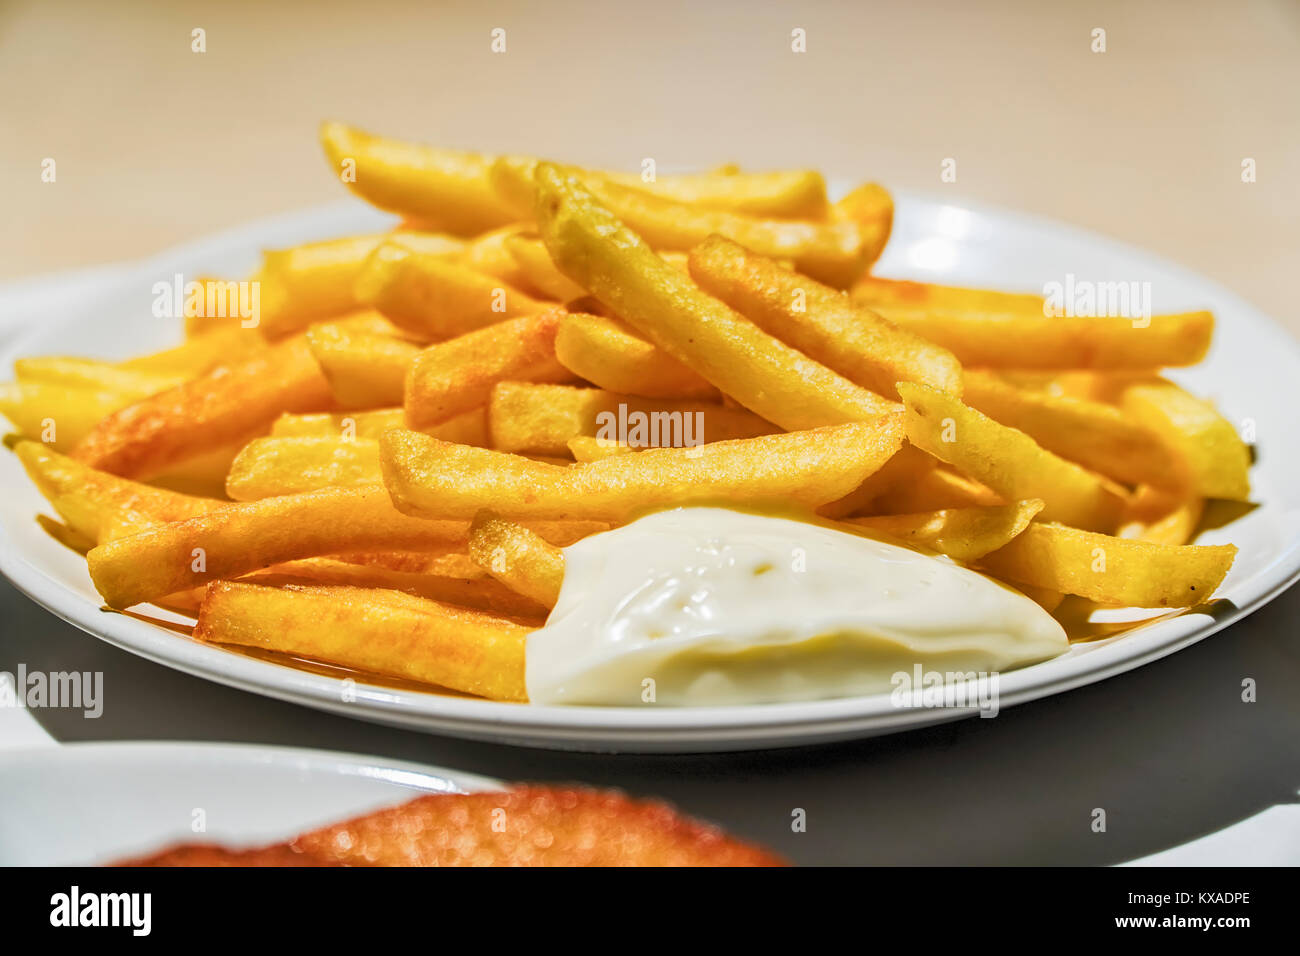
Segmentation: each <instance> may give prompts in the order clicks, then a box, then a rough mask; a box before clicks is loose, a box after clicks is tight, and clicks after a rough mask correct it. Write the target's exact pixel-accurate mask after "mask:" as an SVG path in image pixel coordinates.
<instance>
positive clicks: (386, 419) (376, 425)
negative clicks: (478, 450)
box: [271, 407, 488, 446]
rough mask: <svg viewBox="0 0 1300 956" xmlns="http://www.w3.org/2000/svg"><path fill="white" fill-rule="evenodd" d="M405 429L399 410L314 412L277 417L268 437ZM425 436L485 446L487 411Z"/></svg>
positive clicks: (374, 435) (376, 433)
mask: <svg viewBox="0 0 1300 956" xmlns="http://www.w3.org/2000/svg"><path fill="white" fill-rule="evenodd" d="M405 427H406V411H405V410H404V409H402V408H377V409H374V410H372V411H366V412H334V413H329V412H316V413H312V414H306V415H290V414H285V415H281V416H280V417H279V418H277V419H276V420H275V423H274V424H272V425H271V437H272V438H307V437H313V436H315V437H326V438H343V439H352V438H378V437H379V436H380V435H382V434H383V433H384V432H386V431H388V430H389V429H390V428H405ZM426 434H429V435H432V436H433V437H434V438H441V439H442V440H443V441H454V442H458V443H459V444H462V445H479V446H486V445H487V444H488V430H487V408H486V407H484V408H475V409H472V410H470V411H468V412H465V413H464V414H462V415H457V416H456V417H455V418H449V419H448V420H447V421H445V422H442V423H441V424H438V425H434V426H433V427H432V428H429V429H428V430H427V431H426Z"/></svg>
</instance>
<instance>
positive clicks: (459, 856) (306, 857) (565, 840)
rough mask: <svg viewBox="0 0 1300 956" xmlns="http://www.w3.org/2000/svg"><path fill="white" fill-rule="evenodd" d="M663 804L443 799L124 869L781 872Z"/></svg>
mask: <svg viewBox="0 0 1300 956" xmlns="http://www.w3.org/2000/svg"><path fill="white" fill-rule="evenodd" d="M783 863H784V861H782V860H781V859H780V858H778V857H776V856H775V855H773V854H771V853H769V852H767V851H766V850H762V849H759V848H757V847H754V846H750V845H748V844H745V843H742V842H740V841H739V840H735V839H733V838H731V837H729V836H727V835H726V834H724V833H723V832H722V831H720V830H719V829H717V828H716V827H712V826H709V825H708V824H704V823H700V822H698V821H696V820H692V819H689V818H687V817H684V816H681V815H680V814H678V813H677V812H676V811H674V810H673V809H672V808H671V807H669V806H667V805H666V804H663V803H658V802H650V801H639V800H631V799H629V798H628V797H626V796H624V795H623V794H621V793H617V792H613V791H602V790H588V789H581V788H556V787H537V786H523V787H517V788H515V789H512V790H508V791H504V792H487V793H472V794H437V795H433V796H426V797H419V798H417V799H415V800H412V801H410V802H409V803H405V804H402V805H401V806H397V807H392V808H389V809H386V810H379V811H377V812H375V813H370V814H367V815H365V816H361V817H357V818H356V819H354V820H349V821H347V822H344V823H339V824H335V825H333V826H328V827H323V828H321V829H319V830H314V831H311V832H309V833H305V834H303V835H302V836H299V837H297V838H296V839H294V840H291V841H289V842H288V843H285V844H279V845H277V846H272V847H266V848H264V849H260V850H245V851H231V850H222V849H221V848H219V847H212V846H205V845H194V846H179V847H174V848H172V849H169V850H165V851H163V852H162V853H159V854H157V855H156V856H152V857H145V858H142V859H139V860H132V861H127V862H125V863H123V864H122V865H125V866H780V865H783Z"/></svg>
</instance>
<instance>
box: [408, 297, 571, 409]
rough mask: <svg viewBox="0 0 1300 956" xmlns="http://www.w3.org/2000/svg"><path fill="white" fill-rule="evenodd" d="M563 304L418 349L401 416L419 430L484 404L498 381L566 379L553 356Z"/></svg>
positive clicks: (557, 380)
mask: <svg viewBox="0 0 1300 956" xmlns="http://www.w3.org/2000/svg"><path fill="white" fill-rule="evenodd" d="M563 315H564V309H563V308H560V307H556V308H553V309H550V310H548V311H546V312H542V313H540V314H538V315H529V316H524V317H522V318H518V319H510V320H508V321H505V322H498V323H497V324H496V325H491V326H488V327H487V328H485V329H479V330H477V331H475V332H467V333H466V334H464V335H461V336H458V337H456V338H454V339H448V340H447V341H446V342H439V343H437V344H435V345H431V346H429V347H428V348H427V349H425V350H424V351H422V352H420V353H419V354H418V355H417V356H416V357H415V360H414V362H413V363H412V364H411V371H410V373H409V375H408V376H407V379H406V389H405V407H406V421H407V426H408V427H410V428H414V429H418V430H424V429H427V428H431V427H434V426H436V425H438V424H440V423H441V422H445V421H447V420H448V419H450V418H454V417H455V416H457V415H461V414H464V413H465V412H467V411H470V410H471V409H474V408H478V407H479V406H481V405H484V404H486V403H487V401H488V398H489V397H490V396H491V394H492V387H493V386H494V385H496V384H497V383H498V382H501V381H505V380H515V381H524V382H566V381H572V380H573V378H574V376H573V373H572V372H570V371H569V370H568V369H567V368H565V367H564V366H563V365H561V364H560V363H559V361H558V360H557V359H556V357H555V333H556V330H557V329H558V328H559V324H560V319H561V317H562V316H563Z"/></svg>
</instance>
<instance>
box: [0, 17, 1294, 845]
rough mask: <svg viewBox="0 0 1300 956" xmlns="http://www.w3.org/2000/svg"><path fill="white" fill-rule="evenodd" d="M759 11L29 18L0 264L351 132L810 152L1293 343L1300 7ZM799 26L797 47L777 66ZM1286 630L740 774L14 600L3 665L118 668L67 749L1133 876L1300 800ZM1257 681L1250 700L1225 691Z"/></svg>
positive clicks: (638, 152) (60, 733)
mask: <svg viewBox="0 0 1300 956" xmlns="http://www.w3.org/2000/svg"><path fill="white" fill-rule="evenodd" d="M759 6H760V5H755V4H743V5H742V4H739V3H735V4H726V3H720V4H710V5H707V6H706V5H699V4H696V5H691V4H686V3H678V2H671V0H665V2H661V3H658V4H654V5H650V6H645V5H634V4H590V3H585V4H583V3H576V2H570V3H552V4H546V5H544V6H543V5H535V4H525V3H504V4H493V5H491V7H490V9H488V6H487V5H483V4H416V3H410V4H386V3H372V4H367V5H365V6H364V8H358V7H357V5H356V4H353V3H343V2H332V0H325V2H317V3H314V4H313V5H312V6H311V8H310V10H311V13H310V15H307V14H305V13H304V8H302V7H298V6H296V5H288V4H286V5H280V6H277V5H271V4H260V3H255V2H243V0H232V2H226V3H224V4H221V5H219V6H218V5H198V4H188V3H184V2H174V3H168V4H165V5H164V4H154V3H148V2H144V0H127V2H119V3H116V4H113V5H111V7H110V6H108V5H103V4H94V3H89V2H87V3H76V2H65V3H59V4H50V3H42V4H36V3H30V4H28V3H21V2H17V3H15V2H11V3H8V4H6V5H5V6H3V7H0V88H3V89H5V90H7V91H10V92H11V96H10V97H9V98H8V101H7V102H6V107H5V109H4V110H3V111H0V142H3V143H4V144H5V146H4V149H3V150H0V178H2V179H3V181H4V183H5V206H6V211H5V215H4V216H3V217H0V278H18V277H24V276H28V275H33V274H38V273H43V272H50V271H57V270H63V269H68V268H74V267H81V266H87V265H93V264H99V263H107V262H112V261H118V260H122V259H127V258H134V257H138V256H143V255H147V254H149V253H152V252H156V251H158V250H161V249H163V248H166V247H168V246H170V245H173V244H175V243H177V242H181V241H185V240H187V239H192V238H195V237H198V236H201V235H203V234H205V233H209V232H212V231H214V230H217V229H221V228H224V227H227V226H231V225H235V224H238V223H241V222H244V221H246V220H248V219H252V218H257V217H261V216H265V215H268V214H271V213H275V212H279V211H284V210H289V209H294V208H299V207H302V206H306V205H311V204H314V203H317V202H321V201H326V200H330V199H334V198H337V197H338V195H339V187H338V183H337V180H336V179H335V177H334V176H333V175H332V174H331V172H330V171H329V169H328V168H327V167H326V165H325V163H324V162H323V161H322V160H321V159H320V157H319V151H318V148H317V146H316V142H315V130H316V126H317V124H318V122H319V121H320V120H321V119H322V118H325V117H331V118H339V119H344V120H346V121H349V122H353V123H355V124H357V125H360V126H363V127H368V128H371V129H374V130H376V131H381V132H388V133H392V134H395V135H406V136H410V137H413V138H421V139H425V140H428V141H433V142H438V143H442V144H446V145H457V146H466V147H475V148H480V149H483V150H488V151H512V150H513V151H526V152H533V153H542V154H546V155H554V156H557V157H561V158H567V159H573V160H578V161H582V162H588V163H592V164H603V165H609V166H618V167H629V168H634V167H636V166H637V165H638V164H639V163H640V161H641V159H642V158H643V157H647V156H651V157H654V158H655V159H656V161H657V162H658V163H659V164H660V166H663V167H668V166H697V165H713V164H716V163H718V162H722V161H726V160H733V159H734V160H736V161H740V162H742V163H744V164H745V165H746V166H749V167H752V168H763V167H775V166H780V165H790V164H809V163H812V164H815V165H817V166H819V167H821V168H822V169H824V170H825V171H826V172H827V173H829V174H834V175H839V176H845V177H850V178H854V177H856V178H875V179H878V180H880V181H882V182H884V183H886V184H888V185H892V186H895V187H905V188H910V189H919V190H926V191H930V192H939V191H941V190H943V191H947V193H948V194H950V195H951V196H952V198H953V200H954V201H955V202H960V201H962V200H973V201H981V202H993V203H999V204H1002V205H1006V206H1011V207H1015V208H1019V209H1022V210H1026V211H1030V212H1034V213H1039V214H1043V215H1047V216H1051V217H1055V218H1058V219H1062V220H1066V221H1070V222H1073V223H1076V224H1079V225H1082V226H1085V227H1088V228H1091V229H1094V230H1096V231H1098V232H1101V233H1104V234H1107V235H1110V236H1115V237H1119V238H1122V239H1124V240H1126V241H1129V242H1133V243H1135V244H1137V245H1141V246H1145V247H1148V248H1150V249H1152V250H1154V251H1156V252H1158V253H1161V254H1163V255H1165V256H1167V257H1168V258H1171V259H1174V260H1176V261H1180V262H1182V263H1183V264H1185V265H1188V266H1190V267H1192V268H1195V269H1196V270H1198V271H1200V272H1203V273H1205V274H1207V275H1209V276H1211V277H1212V278H1214V279H1217V280H1218V281H1220V282H1222V283H1224V284H1225V285H1227V286H1229V287H1230V288H1232V289H1233V290H1234V291H1236V292H1238V293H1239V294H1241V295H1243V296H1244V297H1245V298H1247V299H1249V300H1251V301H1253V302H1254V303H1255V304H1257V305H1259V306H1261V307H1262V308H1264V309H1265V311H1268V312H1270V313H1271V314H1273V315H1274V316H1275V317H1277V318H1278V319H1279V321H1281V322H1283V323H1284V324H1286V325H1287V326H1288V327H1289V328H1290V329H1291V330H1292V331H1294V332H1297V333H1300V316H1297V314H1296V311H1295V310H1294V308H1292V273H1293V271H1294V263H1295V262H1296V261H1297V256H1298V254H1300V232H1298V231H1297V230H1296V229H1295V224H1296V222H1298V221H1300V190H1297V189H1296V188H1295V183H1296V182H1297V181H1300V124H1298V123H1297V122H1296V120H1297V118H1298V117H1300V109H1297V107H1300V7H1297V6H1296V5H1294V4H1290V3H1286V2H1273V3H1245V4H1201V3H1168V4H1166V3H1144V4H1140V5H1139V4H1128V3H1120V2H1115V3H1095V4H1089V5H1087V6H1086V7H1084V6H1082V5H1080V6H1079V7H1077V8H1075V7H1072V6H1067V5H1040V4H1032V3H1028V2H1025V3H998V4H988V5H985V4H980V5H976V4H963V3H956V2H953V3H930V4H908V5H897V6H894V5H877V4H870V5H868V4H862V5H853V6H849V5H839V4H814V5H811V6H807V7H799V8H789V9H785V8H784V7H778V6H776V5H773V6H771V7H764V8H762V9H760V8H759ZM494 27H502V28H504V29H505V30H506V31H507V52H506V53H505V54H492V53H491V52H490V50H489V33H490V31H491V30H492V29H493V28H494ZM195 28H202V29H204V30H205V31H206V40H207V52H205V53H194V52H192V51H191V31H192V30H193V29H195ZM795 28H802V29H804V30H806V31H807V37H808V41H807V48H808V49H807V52H806V53H803V54H794V53H792V52H791V50H790V33H791V30H793V29H795ZM1094 28H1102V29H1105V30H1106V41H1107V50H1106V52H1104V53H1093V52H1091V50H1090V44H1091V42H1092V40H1091V34H1092V31H1093V29H1094ZM950 157H951V158H954V159H956V160H957V170H958V177H957V182H955V183H947V184H946V183H942V182H941V181H940V178H939V172H940V164H941V163H942V162H943V160H944V159H946V158H950ZM46 158H53V159H54V160H55V162H56V170H57V178H56V180H55V182H53V183H43V182H42V181H41V175H40V174H41V165H42V162H43V160H45V159H46ZM1245 158H1253V159H1254V160H1255V163H1256V168H1257V175H1258V178H1257V181H1256V182H1254V183H1243V182H1242V181H1241V164H1242V161H1243V159H1245ZM1297 614H1300V590H1295V589H1293V590H1292V591H1290V592H1288V593H1286V594H1284V595H1282V596H1281V597H1280V598H1278V599H1277V600H1276V601H1274V602H1273V603H1272V604H1270V605H1268V606H1267V607H1265V608H1264V609H1262V610H1260V611H1258V612H1256V613H1255V614H1254V615H1252V616H1251V617H1249V618H1248V619H1246V620H1245V621H1243V622H1241V623H1239V624H1237V625H1235V626H1233V627H1231V628H1230V629H1228V630H1227V631H1225V632H1222V633H1220V634H1218V635H1215V636H1213V637H1212V638H1210V639H1209V640H1207V641H1205V642H1202V643H1200V644H1198V645H1195V646H1194V647H1192V648H1189V649H1188V650H1186V651H1183V652H1181V653H1179V654H1177V655H1175V656H1174V657H1171V658H1168V659H1166V660H1163V661H1159V662H1157V663H1154V664H1151V665H1148V666H1146V667H1143V668H1140V669H1139V670H1137V671H1134V672H1132V673H1129V674H1126V675H1122V676H1120V677H1116V678H1112V679H1111V680H1108V681H1105V682H1104V683H1102V684H1099V685H1095V686H1092V687H1087V688H1082V689H1079V690H1076V691H1073V692H1070V693H1068V694H1063V695H1060V696H1057V697H1053V698H1049V699H1047V700H1042V701H1037V702H1034V703H1031V704H1026V705H1023V706H1020V707H1016V708H1012V709H1010V710H1006V711H1003V712H1002V713H1001V714H1000V715H999V716H998V718H997V719H995V720H978V719H977V720H966V721H961V722H958V723H953V724H947V725H944V726H940V727H936V728H931V729H926V730H920V731H914V732H910V733H907V734H900V735H895V736H890V737H884V738H876V739H871V740H865V741H860V742H856V743H849V744H840V745H832V746H825V747H816V748H805V749H801V750H797V751H775V752H763V753H748V754H735V755H709V756H602V755H583V754H567V753H553V752H543V751H530V750H525V749H519V748H511V747H504V746H495V745H489V744H481V743H472V742H466V741H461V740H456V739H452V738H445V737H436V736H428V735H423V734H417V733H411V732H405V731H398V730H391V729H387V728H382V727H377V726H374V725H369V724H365V723H361V722H356V721H350V720H347V719H344V718H340V717H335V716H330V715H325V714H321V713H317V712H315V711H311V710H308V709H305V708H302V707H298V706H295V705H291V704H285V703H280V702H278V701H273V700H269V699H264V698H260V697H256V696H253V695H250V694H246V693H243V692H239V691H234V690H230V689H227V688H224V687H221V686H218V685H216V684H212V683H209V682H206V681H202V680H199V679H196V678H191V677H187V676H185V675H182V674H179V673H176V672H173V671H170V670H168V669H166V668H163V667H161V666H158V665H155V664H152V663H149V662H147V661H144V660H141V659H139V658H135V657H133V656H131V655H129V654H126V653H125V652H122V651H119V650H117V649H115V648H113V647H110V646H109V645H107V644H104V643H102V642H99V641H96V640H94V639H93V638H91V637H89V636H87V635H85V634H82V633H81V632H79V631H77V630H75V629H74V628H72V627H71V626H69V625H67V624H65V623H63V622H62V621H59V620H57V619H56V618H54V617H53V616H52V615H50V614H48V613H46V612H45V611H43V610H41V609H40V608H38V607H37V606H35V605H34V604H32V603H31V602H29V601H28V600H27V599H26V598H24V597H23V596H21V595H20V594H18V593H17V592H15V591H14V590H13V589H12V588H11V587H10V586H9V585H8V584H7V583H5V582H0V615H2V616H0V620H2V621H3V635H0V671H10V672H12V671H13V670H14V669H15V668H16V666H17V664H18V663H19V662H22V663H25V664H26V666H27V667H28V669H29V670H44V671H50V670H82V671H84V670H98V671H103V672H104V675H105V677H104V680H105V687H106V696H107V700H106V705H105V711H104V715H103V716H102V717H101V718H99V719H98V720H87V719H84V718H82V717H81V716H80V715H78V714H71V713H65V712H59V711H33V712H31V716H32V717H35V718H36V719H37V720H38V721H39V722H40V723H41V724H42V725H43V726H44V728H45V729H46V730H47V731H48V732H49V733H50V734H51V735H52V736H53V737H54V738H55V739H56V740H59V741H79V740H123V739H168V740H221V741H243V742H251V743H268V744H280V745H299V746H310V747H324V748H330V749H337V750H346V751H354V752H360V753H365V754H372V755H375V756H377V757H381V758H382V757H390V758H397V759H408V760H417V761H422V762H426V763H432V764H441V765H444V766H447V767H453V768H458V769H462V770H466V771H472V772H476V773H482V774H487V775H490V776H496V777H501V778H505V779H511V780H548V781H580V782H584V783H588V784H597V785H612V786H618V787H622V788H625V789H626V790H628V791H629V792H631V793H634V794H638V795H648V796H657V797H662V798H666V799H669V800H672V801H674V802H675V803H677V804H678V805H680V806H681V807H682V808H683V809H685V810H686V811H688V812H690V813H694V814H698V815H700V816H702V817H706V818H709V819H712V820H716V821H718V822H719V823H722V824H723V825H725V826H726V827H728V828H729V829H731V830H734V831H735V832H737V833H739V834H742V835H744V836H748V837H752V838H754V839H757V840H760V841H762V842H764V843H767V844H768V845H770V846H772V847H773V848H774V849H776V850H778V851H779V852H782V853H784V854H786V855H787V856H789V857H790V858H791V859H792V860H794V861H796V862H802V863H1054V864H1060V863H1085V864H1086V863H1114V862H1121V861H1125V860H1130V859H1133V858H1135V857H1139V856H1144V855H1146V854H1149V853H1153V852H1156V851H1159V850H1162V849H1165V848H1168V847H1173V846H1177V845H1179V844H1182V843H1184V842H1186V841H1189V840H1192V839H1195V838H1197V837H1200V836H1203V835H1204V834H1207V833H1211V832H1213V831H1217V830H1220V829H1221V828H1223V827H1226V826H1229V825H1232V824H1234V823H1236V822H1238V821H1242V820H1245V819H1247V818H1250V817H1252V816H1254V815H1256V814H1259V813H1260V812H1261V811H1265V810H1268V809H1269V808H1271V807H1277V806H1279V805H1283V806H1285V805H1294V804H1295V802H1296V798H1297V791H1298V790H1300V769H1297V768H1298V767H1300V761H1298V760H1297V757H1298V756H1300V753H1298V752H1297V743H1296V742H1297V740H1298V739H1300V733H1297V731H1298V730H1300V696H1297V695H1296V694H1295V693H1294V688H1295V687H1296V686H1298V685H1300V634H1298V633H1297V629H1296V627H1295V626H1294V623H1293V622H1294V621H1295V620H1296V617H1297ZM1246 677H1253V678H1255V679H1256V680H1257V681H1258V686H1259V699H1258V701H1257V702H1256V703H1251V704H1246V703H1243V702H1242V701H1241V699H1240V695H1241V690H1240V688H1241V681H1242V680H1243V678H1246ZM3 743H4V741H3V740H0V744H3ZM1096 807H1102V808H1106V809H1107V812H1108V818H1109V827H1108V830H1107V832H1106V833H1104V834H1097V833H1094V832H1092V830H1091V827H1090V823H1091V813H1092V810H1093V808H1096ZM794 808H803V809H805V810H806V811H807V815H808V829H807V832H806V833H798V834H796V833H792V832H791V829H790V814H791V811H792V810H793V809H794Z"/></svg>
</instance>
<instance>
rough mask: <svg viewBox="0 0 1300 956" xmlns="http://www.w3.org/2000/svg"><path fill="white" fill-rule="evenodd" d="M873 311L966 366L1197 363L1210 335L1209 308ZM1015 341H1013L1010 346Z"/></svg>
mask: <svg viewBox="0 0 1300 956" xmlns="http://www.w3.org/2000/svg"><path fill="white" fill-rule="evenodd" d="M874 309H875V311H877V312H879V313H880V314H881V315H883V316H884V317H885V318H886V319H888V320H889V321H891V322H893V323H894V324H895V325H897V326H898V327H899V328H902V329H907V330H908V331H910V332H914V333H916V334H917V335H919V336H921V337H922V338H926V339H929V340H930V341H932V342H935V343H937V344H939V345H942V346H943V347H944V348H946V349H948V350H950V351H951V352H952V353H953V354H954V355H956V356H957V358H958V360H960V361H961V363H962V365H965V366H976V367H983V368H1027V369H1107V370H1109V369H1147V368H1153V367H1156V366H1166V365H1195V364H1196V363H1197V362H1199V361H1201V359H1203V358H1205V353H1206V351H1207V350H1208V349H1209V347H1210V338H1211V336H1212V335H1213V333H1214V316H1213V315H1211V314H1210V313H1209V312H1186V313H1180V314H1177V315H1153V316H1151V318H1150V321H1145V320H1142V321H1138V322H1135V321H1134V320H1133V319H1125V318H1120V317H1118V316H1106V317H1098V318H1083V317H1079V316H1056V317H1052V318H1048V317H1046V316H1043V315H1041V314H1039V315H1031V314H1026V313H1024V312H966V311H958V310H954V309H948V308H945V309H938V308H925V309H900V308H895V307H891V306H883V305H876V306H874ZM1009 346H1014V347H1009Z"/></svg>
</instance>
